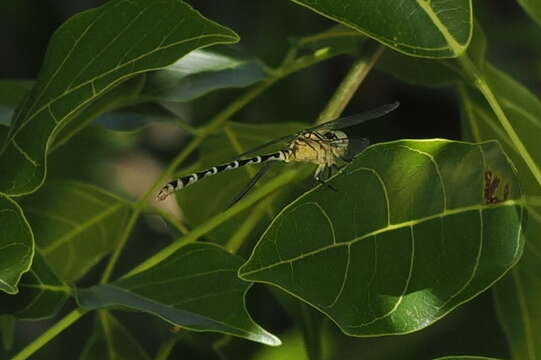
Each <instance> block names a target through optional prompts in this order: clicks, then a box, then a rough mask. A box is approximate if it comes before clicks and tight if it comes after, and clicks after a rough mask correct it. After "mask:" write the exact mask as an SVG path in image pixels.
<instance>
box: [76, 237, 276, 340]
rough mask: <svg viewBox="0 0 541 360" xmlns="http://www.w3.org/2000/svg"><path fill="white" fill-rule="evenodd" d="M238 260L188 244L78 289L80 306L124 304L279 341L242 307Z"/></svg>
mask: <svg viewBox="0 0 541 360" xmlns="http://www.w3.org/2000/svg"><path fill="white" fill-rule="evenodd" d="M242 262H243V259H242V258H240V257H238V256H236V255H232V254H230V253H228V252H226V251H225V250H223V249H222V248H220V247H218V246H215V245H212V244H191V245H187V246H185V247H183V248H181V249H180V250H178V251H177V252H175V253H174V254H173V255H171V256H170V257H168V258H167V259H165V260H164V261H162V262H160V263H158V264H156V265H154V266H153V267H151V268H149V269H147V270H144V271H142V272H140V273H136V274H134V275H131V276H128V277H126V278H121V279H120V280H117V281H115V282H113V283H111V284H107V285H100V286H95V287H92V288H89V289H85V290H80V291H79V294H78V298H79V303H80V304H81V306H83V307H85V308H88V309H98V308H103V307H107V306H125V307H128V308H131V309H136V310H139V311H143V312H147V313H150V314H153V315H156V316H159V317H161V318H162V319H164V320H166V321H168V322H170V323H172V324H174V325H178V326H181V327H183V328H187V329H190V330H194V331H217V332H223V333H226V334H231V335H235V336H240V337H244V338H247V339H250V340H253V341H257V342H261V343H264V344H267V345H279V344H280V340H278V338H276V337H275V336H274V335H272V334H270V333H268V332H267V331H265V330H264V329H263V328H261V327H260V326H259V325H257V324H256V323H255V322H254V321H253V320H252V319H251V317H250V315H249V314H248V312H247V311H246V307H245V304H244V296H245V294H246V291H247V290H248V288H249V287H250V284H249V283H247V282H244V281H241V280H240V279H238V278H237V276H236V273H237V270H238V268H239V266H240V265H241V264H242Z"/></svg>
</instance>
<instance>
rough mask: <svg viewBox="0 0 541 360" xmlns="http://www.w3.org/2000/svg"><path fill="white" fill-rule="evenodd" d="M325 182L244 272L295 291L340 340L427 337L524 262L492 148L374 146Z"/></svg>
mask: <svg viewBox="0 0 541 360" xmlns="http://www.w3.org/2000/svg"><path fill="white" fill-rule="evenodd" d="M488 172H490V174H491V176H490V177H489V176H488ZM488 178H490V179H491V181H490V182H488V183H487V179H488ZM495 178H498V179H499V181H500V183H499V184H498V185H497V186H494V185H493V184H494V183H493V181H492V180H493V179H495ZM487 184H492V185H490V186H489V189H490V191H488V192H487V191H486V189H487ZM330 185H331V186H333V187H334V188H336V189H337V191H333V190H332V189H329V188H328V187H324V186H323V187H318V188H316V189H314V190H312V191H309V192H308V193H306V194H304V195H303V196H301V197H300V198H299V199H297V200H296V201H294V202H293V203H291V204H290V205H289V206H287V207H286V208H285V209H284V210H283V211H282V212H281V213H280V214H279V215H278V216H277V217H276V218H275V219H274V220H273V223H272V224H271V226H270V227H269V228H268V229H267V231H266V232H265V234H264V235H263V236H262V238H261V239H260V241H259V243H258V244H257V246H256V247H255V249H254V250H253V253H252V255H251V257H250V258H249V260H248V261H247V262H246V263H245V264H244V265H243V266H242V267H241V268H240V270H239V275H240V276H241V278H242V279H245V280H247V281H257V282H263V283H268V284H272V285H275V286H278V287H280V288H282V289H283V290H285V291H287V292H289V293H291V294H293V295H294V296H296V297H298V298H300V299H301V300H303V301H305V302H306V303H308V304H310V305H312V306H314V307H316V308H317V309H319V310H320V311H321V312H323V313H325V314H326V315H327V316H329V317H330V318H331V319H332V320H333V321H334V322H335V323H336V324H337V325H338V326H339V327H340V328H341V329H342V331H344V332H345V333H346V334H349V335H354V336H375V335H384V334H385V335H388V334H403V333H408V332H412V331H415V330H419V329H422V328H424V327H426V326H428V325H430V324H432V323H433V322H435V321H437V320H438V319H440V318H442V317H443V316H445V314H447V313H448V312H450V311H451V310H453V309H454V308H455V307H457V306H459V305H460V304H462V303H464V302H466V301H468V300H469V299H471V298H473V297H474V296H476V295H478V294H479V293H480V292H482V291H484V290H485V289H487V288H488V287H489V286H491V285H492V284H493V283H494V282H496V281H497V280H498V279H499V278H500V277H502V276H503V275H504V274H505V273H506V272H507V271H508V270H509V269H510V268H511V267H512V266H513V265H514V264H515V263H516V261H517V260H518V259H519V257H520V255H521V253H522V248H523V243H522V241H521V236H520V235H521V228H522V222H523V218H524V217H525V210H524V209H523V199H522V197H521V191H520V187H519V183H518V179H517V176H516V173H515V170H514V168H513V166H512V164H511V163H510V162H509V160H508V159H507V157H506V155H505V154H504V153H503V151H502V150H501V148H500V146H499V145H498V143H497V142H485V143H479V144H472V143H462V142H454V141H449V140H424V141H423V140H418V141H415V140H402V141H397V142H390V143H381V144H377V145H374V146H372V147H369V148H368V149H367V150H366V151H364V152H363V153H361V154H360V155H359V156H358V157H357V158H356V159H355V161H354V162H353V163H352V164H351V165H350V166H348V167H347V168H345V169H344V170H343V171H342V172H341V173H340V174H338V175H337V176H335V177H334V178H332V179H331V180H330ZM506 188H507V189H508V194H507V195H504V193H505V192H506V191H505V189H506ZM504 198H505V200H504Z"/></svg>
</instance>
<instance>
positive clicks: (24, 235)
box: [0, 194, 34, 294]
mask: <svg viewBox="0 0 541 360" xmlns="http://www.w3.org/2000/svg"><path fill="white" fill-rule="evenodd" d="M33 257H34V235H33V234H32V229H31V228H30V225H29V224H28V221H27V220H26V218H25V216H24V214H23V211H22V209H21V208H20V207H19V205H17V203H16V202H14V201H13V200H11V199H10V198H9V197H7V196H5V195H3V194H0V290H2V291H5V292H7V293H8V294H16V293H17V291H18V289H17V284H18V282H19V280H20V278H21V276H22V274H23V273H25V272H27V271H28V270H29V269H30V265H31V264H32V258H33Z"/></svg>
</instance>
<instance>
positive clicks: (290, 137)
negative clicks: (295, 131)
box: [237, 135, 296, 159]
mask: <svg viewBox="0 0 541 360" xmlns="http://www.w3.org/2000/svg"><path fill="white" fill-rule="evenodd" d="M295 136H296V135H286V136H282V137H279V138H277V139H274V140H271V141H269V142H267V143H265V144H262V145H259V146H256V147H255V148H252V149H250V150H248V151H246V152H244V153H242V154H239V155H237V158H238V159H240V158H243V157H246V156H248V155H252V154H255V153H257V152H261V151H262V150H264V149H266V148H268V147H270V146H272V145H276V144H278V143H286V142H288V141H291V140H293V139H294V138H295Z"/></svg>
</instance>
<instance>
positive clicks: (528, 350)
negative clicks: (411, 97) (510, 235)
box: [460, 64, 541, 359]
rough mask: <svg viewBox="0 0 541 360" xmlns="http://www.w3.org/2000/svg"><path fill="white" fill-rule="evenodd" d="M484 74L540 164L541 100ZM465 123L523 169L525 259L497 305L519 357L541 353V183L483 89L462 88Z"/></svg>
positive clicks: (501, 287)
mask: <svg viewBox="0 0 541 360" xmlns="http://www.w3.org/2000/svg"><path fill="white" fill-rule="evenodd" d="M484 76H485V78H486V79H487V83H488V84H489V85H490V87H491V88H492V89H493V91H494V93H495V95H496V98H497V99H498V101H499V102H500V104H501V106H502V108H503V110H504V111H505V114H506V116H507V117H508V118H509V120H510V122H511V123H512V124H513V127H514V128H515V129H516V131H517V133H518V134H519V136H520V137H521V139H522V141H523V142H524V145H525V146H526V147H527V149H528V151H529V152H530V154H531V155H532V156H533V160H534V161H535V162H536V163H537V164H541V144H540V142H539V139H540V138H541V117H540V115H539V114H541V102H540V101H539V99H537V98H536V97H535V96H534V95H533V94H532V93H531V92H529V91H528V89H526V88H525V87H523V86H522V85H520V84H519V83H517V82H516V81H514V80H513V79H512V78H510V77H509V76H507V75H506V74H504V73H502V72H501V71H499V70H498V69H496V68H494V67H492V66H490V65H489V64H487V66H486V67H485V72H484ZM460 94H461V100H462V106H463V110H462V113H463V115H464V117H465V120H466V123H467V124H468V125H469V127H470V131H469V132H470V134H471V136H472V137H473V139H475V140H477V141H479V140H484V139H499V140H500V142H501V143H502V145H503V147H504V149H505V150H506V152H507V153H508V154H509V156H510V157H511V159H512V160H513V163H514V164H515V165H516V167H517V169H518V172H519V174H520V180H521V185H522V189H523V192H524V194H525V195H526V199H527V203H528V204H529V206H528V213H529V214H528V215H529V216H528V226H527V227H526V231H525V233H524V236H525V238H526V241H527V243H526V246H525V249H524V256H523V259H522V260H521V262H520V263H519V264H518V266H517V267H516V268H514V269H513V270H512V271H511V273H510V274H509V275H508V276H507V277H505V278H504V280H503V281H502V282H500V283H499V284H498V285H497V286H496V287H495V296H496V309H497V310H498V315H499V318H500V321H501V322H502V324H503V328H504V331H505V333H506V336H507V338H508V340H509V342H510V345H511V351H512V354H513V358H514V359H537V358H538V357H539V356H541V312H540V310H541V305H540V304H541V271H540V269H541V255H540V254H541V237H540V235H539V234H541V204H540V203H539V202H535V198H536V197H537V198H539V197H540V196H541V188H540V187H539V184H538V183H537V180H536V179H535V178H534V177H533V175H532V173H531V171H530V170H529V168H528V166H527V165H526V163H525V161H524V159H523V157H522V155H521V153H520V152H519V151H517V149H516V148H515V147H514V146H512V144H511V142H510V141H509V140H508V138H507V136H506V135H505V133H504V131H503V129H502V128H501V125H500V124H499V122H498V121H497V119H496V118H495V116H494V114H493V113H492V111H491V109H490V107H489V106H488V104H487V103H486V102H485V101H484V99H483V98H482V97H481V95H480V94H479V93H477V92H476V91H474V90H473V89H471V88H468V87H464V88H462V90H461V91H460Z"/></svg>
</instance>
